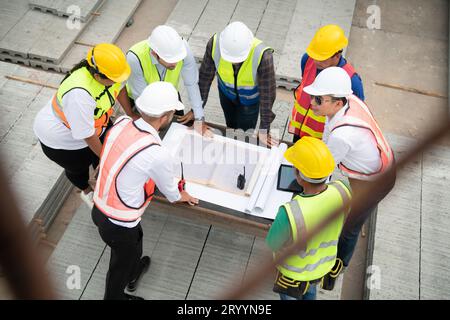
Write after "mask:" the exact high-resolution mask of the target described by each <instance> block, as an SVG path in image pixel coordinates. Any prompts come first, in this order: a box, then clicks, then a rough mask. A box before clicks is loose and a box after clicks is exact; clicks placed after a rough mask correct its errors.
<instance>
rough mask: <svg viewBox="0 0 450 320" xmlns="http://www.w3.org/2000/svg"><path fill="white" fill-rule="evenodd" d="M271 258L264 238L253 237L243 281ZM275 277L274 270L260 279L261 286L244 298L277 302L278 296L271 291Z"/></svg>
mask: <svg viewBox="0 0 450 320" xmlns="http://www.w3.org/2000/svg"><path fill="white" fill-rule="evenodd" d="M272 257H273V256H272V252H271V251H270V250H269V248H268V247H267V245H266V244H265V242H264V238H260V237H255V238H254V240H253V245H252V250H251V253H250V258H249V261H248V265H247V268H246V269H245V274H244V277H243V279H244V280H245V279H246V278H247V277H248V276H250V275H251V274H252V273H253V272H254V270H257V269H258V267H260V266H261V264H262V263H267V261H270V260H271V259H272ZM275 277H276V271H275V270H274V271H273V272H272V273H270V274H268V275H267V276H266V277H265V278H264V279H262V281H261V285H260V286H259V287H258V288H257V289H256V290H255V292H252V293H251V294H250V295H249V296H248V297H245V298H246V299H252V300H279V299H280V297H279V295H278V294H277V293H275V292H273V290H272V288H273V283H274V281H275Z"/></svg>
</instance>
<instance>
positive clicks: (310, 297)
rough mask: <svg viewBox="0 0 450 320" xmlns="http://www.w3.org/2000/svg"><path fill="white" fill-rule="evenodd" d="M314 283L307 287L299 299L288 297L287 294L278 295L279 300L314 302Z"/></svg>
mask: <svg viewBox="0 0 450 320" xmlns="http://www.w3.org/2000/svg"><path fill="white" fill-rule="evenodd" d="M316 286H317V284H316V283H312V284H310V285H309V288H308V290H307V291H306V293H305V294H304V295H303V297H301V298H298V299H297V298H293V297H291V296H288V295H287V294H284V293H280V299H281V300H316Z"/></svg>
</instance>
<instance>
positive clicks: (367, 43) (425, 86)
mask: <svg viewBox="0 0 450 320" xmlns="http://www.w3.org/2000/svg"><path fill="white" fill-rule="evenodd" d="M373 2H374V1H371V0H358V1H357V6H356V8H355V14H354V18H353V25H352V30H351V35H350V39H349V40H350V43H349V47H348V51H347V57H348V58H349V60H350V61H351V62H352V64H353V65H354V66H355V68H356V69H357V71H358V73H360V75H361V76H362V78H363V82H364V86H365V91H366V100H367V102H368V104H369V106H370V107H371V108H372V110H373V112H374V114H375V117H376V118H377V120H378V122H379V123H380V125H381V127H382V128H383V130H384V131H386V132H392V133H395V134H399V135H403V136H407V137H419V136H420V135H421V134H422V131H424V130H426V129H427V128H428V127H429V125H428V124H429V123H430V122H431V123H433V121H434V120H435V119H439V118H441V117H442V116H444V115H445V116H446V115H447V112H448V109H447V100H446V99H442V98H433V97H429V96H425V95H418V94H414V93H410V92H406V91H401V90H393V89H389V88H384V87H381V86H378V85H376V84H375V82H384V83H389V84H394V85H400V86H404V87H412V88H416V89H422V90H426V91H429V92H435V93H439V94H442V95H445V96H446V95H447V87H448V82H447V79H448V76H447V71H448V68H447V65H448V61H447V53H448V9H447V6H448V3H447V1H446V0H431V1H427V2H421V1H419V0H414V1H409V0H396V1H387V0H384V1H376V3H377V4H378V5H379V6H380V8H381V30H368V29H367V28H366V19H367V17H368V14H367V13H366V9H367V7H368V6H369V5H371V4H373ZM176 3H177V1H176V0H167V1H156V0H143V1H142V3H141V5H140V7H139V8H138V9H137V12H136V14H135V16H134V24H133V25H132V26H131V27H129V28H127V29H125V30H124V31H123V32H122V34H121V36H120V37H119V39H118V40H117V44H118V45H119V46H120V47H121V48H122V49H124V50H126V49H127V48H129V47H130V46H131V45H132V44H134V43H136V42H138V41H140V40H142V39H145V38H147V37H148V35H149V33H150V31H151V30H152V29H153V28H154V27H155V26H157V25H159V24H162V23H164V22H165V21H166V19H167V17H168V16H169V14H170V12H171V10H172V9H173V7H174V6H175V5H176ZM149 12H150V14H149ZM421 62H422V63H421ZM277 98H278V99H281V100H286V101H288V102H291V101H292V93H291V92H288V91H286V90H283V89H278V90H277ZM423 106H427V107H426V108H425V107H423ZM405 115H408V116H407V117H406V116H405ZM449 141H450V140H445V141H443V142H442V143H444V144H447V145H450V142H449ZM80 201H81V200H80V199H79V195H78V194H77V193H76V192H75V191H74V192H73V193H72V194H71V196H70V197H69V198H68V200H67V202H66V204H65V206H64V207H63V209H62V210H61V213H60V214H59V216H58V217H57V219H56V220H55V223H54V225H53V226H52V228H51V229H50V231H49V233H48V237H47V241H48V242H47V243H42V244H41V245H40V248H41V251H42V254H43V255H44V256H45V257H48V256H50V254H51V252H52V251H53V246H54V245H55V244H56V243H57V242H58V240H59V239H60V238H61V236H62V234H63V232H64V230H65V228H66V226H67V224H68V223H69V222H70V220H71V217H72V216H73V214H74V212H75V211H76V209H77V208H78V206H79V204H80ZM366 247H367V238H361V239H360V241H359V243H358V247H357V251H356V252H355V256H354V258H353V260H352V263H351V265H350V267H349V268H348V269H347V271H346V274H345V278H344V285H343V291H342V298H343V299H361V298H362V290H363V286H364V275H365V258H366V250H365V249H366ZM0 287H2V285H0ZM3 294H5V295H3ZM0 297H3V298H7V297H8V295H7V290H2V291H0Z"/></svg>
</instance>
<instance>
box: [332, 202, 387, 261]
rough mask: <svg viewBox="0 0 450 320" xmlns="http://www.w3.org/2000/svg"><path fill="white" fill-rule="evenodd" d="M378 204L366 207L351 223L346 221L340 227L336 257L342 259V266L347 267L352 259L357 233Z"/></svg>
mask: <svg viewBox="0 0 450 320" xmlns="http://www.w3.org/2000/svg"><path fill="white" fill-rule="evenodd" d="M377 207H378V205H375V206H374V207H371V208H369V209H367V210H366V211H364V212H362V213H361V214H360V215H359V216H358V217H357V218H356V219H354V221H352V223H349V221H346V223H345V225H344V228H343V229H342V233H341V236H340V237H339V242H338V252H337V257H338V258H340V259H341V260H342V262H343V263H344V266H345V267H347V266H348V264H349V263H350V260H351V259H352V256H353V252H354V251H355V247H356V243H357V242H358V237H359V233H360V231H361V228H362V226H363V224H364V222H365V221H366V220H367V218H368V217H369V216H370V215H371V214H372V212H376V210H377Z"/></svg>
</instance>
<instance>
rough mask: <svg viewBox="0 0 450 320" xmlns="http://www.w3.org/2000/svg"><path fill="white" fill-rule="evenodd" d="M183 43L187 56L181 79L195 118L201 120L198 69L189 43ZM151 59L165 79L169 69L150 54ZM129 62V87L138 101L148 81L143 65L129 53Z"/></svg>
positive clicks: (201, 104)
mask: <svg viewBox="0 0 450 320" xmlns="http://www.w3.org/2000/svg"><path fill="white" fill-rule="evenodd" d="M183 42H184V45H185V47H186V51H187V55H186V58H184V60H183V67H182V68H181V78H182V79H183V84H184V87H185V88H186V90H187V92H188V96H189V100H190V102H191V105H192V110H193V112H194V116H195V118H196V119H199V118H202V117H203V116H204V113H203V103H202V98H201V96H200V89H199V86H198V67H197V63H196V62H195V58H194V55H193V54H192V51H191V49H190V48H189V45H188V43H187V42H186V40H183ZM149 54H150V53H149ZM150 58H151V60H152V64H154V65H155V66H156V68H157V70H158V73H159V76H160V78H161V79H164V77H165V75H166V71H167V69H166V68H165V67H164V66H163V65H161V64H160V63H159V62H158V60H157V59H156V58H155V57H154V56H153V55H151V54H150ZM127 61H128V64H129V65H130V67H131V70H132V72H131V75H130V77H129V78H128V86H129V87H130V89H131V98H133V99H134V100H136V99H137V98H138V97H139V96H140V95H141V93H142V91H144V89H145V87H147V81H145V77H144V73H143V72H142V68H141V64H140V62H139V59H138V58H137V57H136V55H134V54H133V53H130V52H128V53H127Z"/></svg>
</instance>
